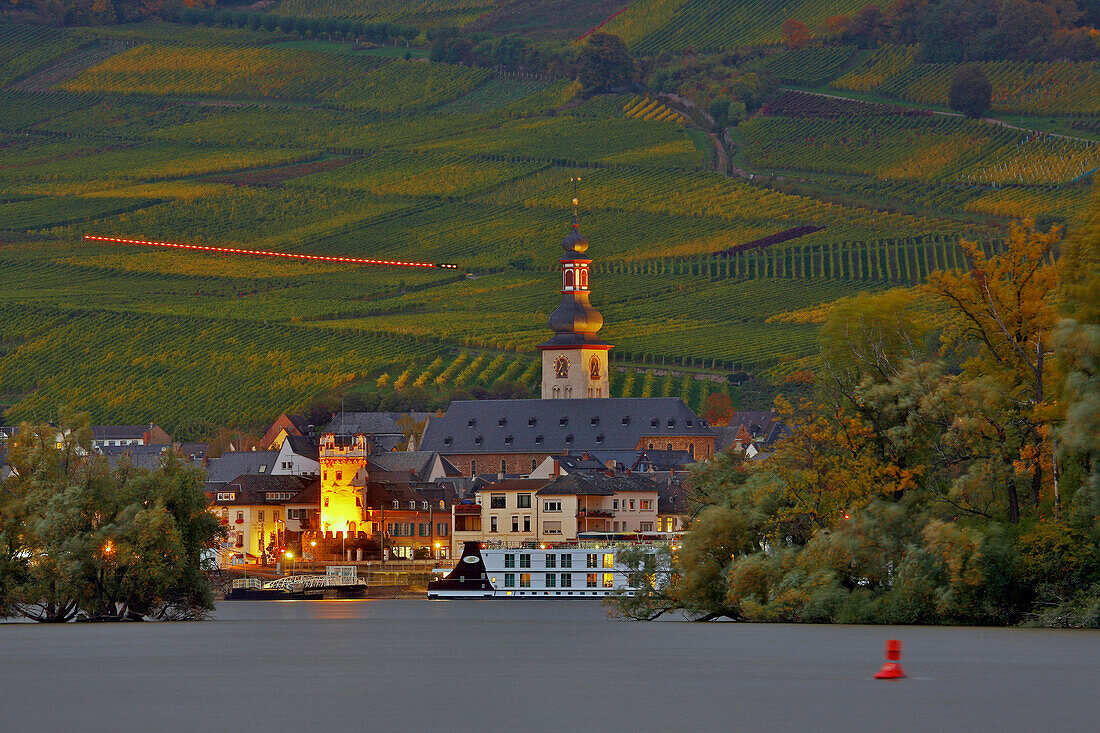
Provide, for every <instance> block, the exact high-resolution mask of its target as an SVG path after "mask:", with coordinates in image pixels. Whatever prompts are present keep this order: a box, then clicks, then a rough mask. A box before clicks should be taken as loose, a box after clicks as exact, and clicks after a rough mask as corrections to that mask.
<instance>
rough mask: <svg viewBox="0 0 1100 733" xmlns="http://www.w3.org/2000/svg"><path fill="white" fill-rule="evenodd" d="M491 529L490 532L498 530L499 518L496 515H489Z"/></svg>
mask: <svg viewBox="0 0 1100 733" xmlns="http://www.w3.org/2000/svg"><path fill="white" fill-rule="evenodd" d="M489 531H490V532H496V531H497V518H496V517H495V516H493V517H489Z"/></svg>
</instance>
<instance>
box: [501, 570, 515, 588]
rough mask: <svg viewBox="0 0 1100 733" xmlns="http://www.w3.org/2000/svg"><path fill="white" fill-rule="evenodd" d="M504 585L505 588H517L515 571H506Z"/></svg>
mask: <svg viewBox="0 0 1100 733" xmlns="http://www.w3.org/2000/svg"><path fill="white" fill-rule="evenodd" d="M504 587H505V588H515V587H516V574H515V573H505V574H504Z"/></svg>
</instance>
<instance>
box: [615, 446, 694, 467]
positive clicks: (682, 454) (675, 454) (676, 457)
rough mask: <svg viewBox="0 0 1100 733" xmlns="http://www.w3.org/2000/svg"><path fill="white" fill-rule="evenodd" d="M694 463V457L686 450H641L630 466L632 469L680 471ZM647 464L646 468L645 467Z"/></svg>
mask: <svg viewBox="0 0 1100 733" xmlns="http://www.w3.org/2000/svg"><path fill="white" fill-rule="evenodd" d="M692 463H695V459H694V458H692V456H691V454H690V453H688V452H687V451H686V450H658V449H656V448H654V449H653V450H648V449H647V450H642V451H639V452H638V458H637V460H635V462H634V465H632V466H631V467H630V469H631V470H632V471H639V470H652V471H681V470H683V469H684V467H685V466H689V465H691V464H692ZM646 464H648V466H649V467H648V468H646Z"/></svg>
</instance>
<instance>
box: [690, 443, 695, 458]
mask: <svg viewBox="0 0 1100 733" xmlns="http://www.w3.org/2000/svg"><path fill="white" fill-rule="evenodd" d="M688 455H689V456H691V457H692V458H695V443H688Z"/></svg>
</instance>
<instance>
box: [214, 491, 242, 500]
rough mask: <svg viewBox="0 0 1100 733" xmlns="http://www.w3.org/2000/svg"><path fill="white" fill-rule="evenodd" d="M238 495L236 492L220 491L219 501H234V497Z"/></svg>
mask: <svg viewBox="0 0 1100 733" xmlns="http://www.w3.org/2000/svg"><path fill="white" fill-rule="evenodd" d="M236 496H237V495H236V494H229V493H224V492H219V493H218V501H233V499H234V498H235V497H236Z"/></svg>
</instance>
